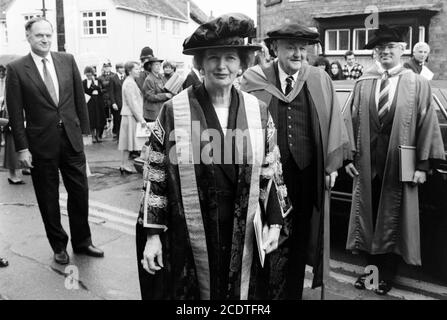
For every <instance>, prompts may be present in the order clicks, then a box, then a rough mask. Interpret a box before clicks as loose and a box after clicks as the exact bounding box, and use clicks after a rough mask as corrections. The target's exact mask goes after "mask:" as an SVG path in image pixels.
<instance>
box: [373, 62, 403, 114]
mask: <svg viewBox="0 0 447 320" xmlns="http://www.w3.org/2000/svg"><path fill="white" fill-rule="evenodd" d="M401 68H402V65H401V64H398V65H397V66H395V67H394V68H391V69H389V70H387V71H388V73H389V78H388V79H389V80H390V91H389V92H388V101H389V103H390V105H391V103H393V100H394V95H395V94H396V89H397V83H398V82H399V77H396V76H395V74H396V72H397V71H399V70H400V69H401ZM385 71H386V70H384V69H383V68H379V72H380V73H381V74H382V79H383V78H384V77H385ZM380 84H381V80H379V81H377V85H376V108H379V97H380Z"/></svg>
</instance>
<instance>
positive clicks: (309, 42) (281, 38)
mask: <svg viewBox="0 0 447 320" xmlns="http://www.w3.org/2000/svg"><path fill="white" fill-rule="evenodd" d="M275 40H301V41H305V42H307V44H308V45H311V44H317V43H321V40H320V38H313V39H309V38H303V37H292V36H290V37H287V36H277V37H267V38H265V39H264V42H265V43H266V44H267V43H269V42H272V41H275Z"/></svg>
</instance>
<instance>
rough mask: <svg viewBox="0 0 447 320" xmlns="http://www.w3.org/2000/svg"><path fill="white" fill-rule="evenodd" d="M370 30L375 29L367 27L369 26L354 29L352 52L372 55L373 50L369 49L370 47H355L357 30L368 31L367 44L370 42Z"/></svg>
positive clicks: (366, 35) (366, 34)
mask: <svg viewBox="0 0 447 320" xmlns="http://www.w3.org/2000/svg"><path fill="white" fill-rule="evenodd" d="M368 30H373V29H367V28H353V29H352V49H351V50H352V52H354V54H360V55H372V52H373V50H368V49H360V50H356V49H355V45H356V44H357V43H356V37H355V35H356V31H366V33H365V44H366V43H368V41H369V37H368Z"/></svg>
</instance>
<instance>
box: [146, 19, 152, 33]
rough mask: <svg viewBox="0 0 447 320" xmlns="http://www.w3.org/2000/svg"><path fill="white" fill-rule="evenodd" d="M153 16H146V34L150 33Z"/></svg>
mask: <svg viewBox="0 0 447 320" xmlns="http://www.w3.org/2000/svg"><path fill="white" fill-rule="evenodd" d="M152 20H153V16H150V15H146V32H152Z"/></svg>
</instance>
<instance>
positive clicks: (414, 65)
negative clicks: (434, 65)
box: [404, 57, 422, 74]
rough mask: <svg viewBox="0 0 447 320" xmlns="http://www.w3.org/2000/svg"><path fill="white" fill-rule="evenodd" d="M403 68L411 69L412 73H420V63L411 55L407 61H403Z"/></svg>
mask: <svg viewBox="0 0 447 320" xmlns="http://www.w3.org/2000/svg"><path fill="white" fill-rule="evenodd" d="M404 68H407V69H410V70H413V72H414V73H417V74H421V71H422V65H421V64H420V63H419V62H418V61H416V59H415V58H414V57H412V58H411V59H410V60H409V61H408V62H405V63H404Z"/></svg>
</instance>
